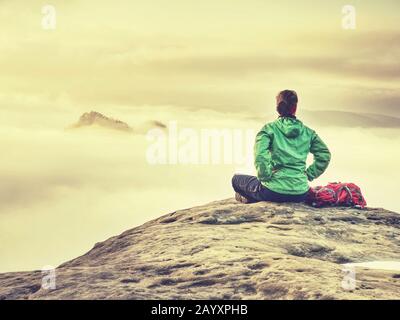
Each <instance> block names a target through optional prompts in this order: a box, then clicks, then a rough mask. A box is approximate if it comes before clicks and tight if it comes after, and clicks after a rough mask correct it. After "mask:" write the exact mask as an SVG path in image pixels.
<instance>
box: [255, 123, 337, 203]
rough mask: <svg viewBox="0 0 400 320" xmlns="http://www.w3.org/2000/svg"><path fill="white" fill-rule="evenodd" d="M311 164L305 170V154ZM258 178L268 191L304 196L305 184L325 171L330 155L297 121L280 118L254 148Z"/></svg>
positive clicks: (263, 131) (323, 145)
mask: <svg viewBox="0 0 400 320" xmlns="http://www.w3.org/2000/svg"><path fill="white" fill-rule="evenodd" d="M309 152H311V153H312V154H313V155H314V161H313V163H312V164H311V165H310V166H309V167H308V168H307V169H306V160H307V155H308V153H309ZM254 160H255V166H256V169H257V177H258V179H259V180H260V181H261V183H262V184H263V185H264V186H265V187H267V188H268V189H270V190H272V191H275V192H279V193H283V194H293V195H296V194H303V193H305V192H307V190H308V189H309V185H308V181H312V180H314V179H316V178H318V177H319V176H320V175H321V174H322V173H323V172H324V171H325V170H326V168H327V167H328V165H329V161H330V160H331V153H330V151H329V149H328V147H327V146H326V145H325V143H324V142H323V141H322V140H321V138H320V137H319V136H318V135H317V133H316V132H315V131H314V130H312V129H310V128H308V127H307V126H305V125H304V124H303V123H302V122H301V121H300V120H298V119H296V118H290V117H279V118H278V119H277V120H275V121H274V122H271V123H267V124H266V125H265V126H264V127H263V128H262V129H261V131H260V132H259V133H258V134H257V137H256V143H255V146H254Z"/></svg>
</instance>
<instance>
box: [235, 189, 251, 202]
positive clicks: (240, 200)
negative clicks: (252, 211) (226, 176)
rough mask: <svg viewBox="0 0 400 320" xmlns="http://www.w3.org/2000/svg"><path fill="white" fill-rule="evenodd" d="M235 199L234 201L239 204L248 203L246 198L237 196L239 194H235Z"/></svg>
mask: <svg viewBox="0 0 400 320" xmlns="http://www.w3.org/2000/svg"><path fill="white" fill-rule="evenodd" d="M235 199H236V201H238V202H241V203H249V202H250V201H249V199H247V198H246V197H243V196H242V195H241V194H239V193H237V192H236V193H235Z"/></svg>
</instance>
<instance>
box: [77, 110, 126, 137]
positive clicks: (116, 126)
mask: <svg viewBox="0 0 400 320" xmlns="http://www.w3.org/2000/svg"><path fill="white" fill-rule="evenodd" d="M90 126H97V127H101V128H107V129H113V130H119V131H126V132H130V131H132V128H131V127H130V126H129V125H128V124H126V123H125V122H123V121H120V120H116V119H112V118H109V117H107V116H105V115H103V114H101V113H100V112H97V111H91V112H86V113H84V114H83V115H81V117H80V118H79V121H78V122H77V123H76V124H74V125H72V126H71V127H70V128H71V129H77V128H84V127H90Z"/></svg>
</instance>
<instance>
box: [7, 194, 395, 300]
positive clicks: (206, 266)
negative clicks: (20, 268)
mask: <svg viewBox="0 0 400 320" xmlns="http://www.w3.org/2000/svg"><path fill="white" fill-rule="evenodd" d="M399 248H400V215H399V214H397V213H395V212H391V211H388V210H384V209H381V208H366V209H364V210H359V209H354V208H343V207H340V208H339V207H336V208H318V209H317V208H313V207H310V206H307V205H305V204H294V203H270V202H260V203H255V204H241V203H237V202H236V201H235V200H233V199H228V200H222V201H216V202H212V203H209V204H206V205H202V206H198V207H194V208H190V209H185V210H179V211H176V212H172V213H170V214H167V215H164V216H162V217H160V218H158V219H156V220H152V221H150V222H147V223H145V224H143V225H141V226H139V227H136V228H133V229H131V230H128V231H126V232H124V233H122V234H121V235H118V236H115V237H113V238H110V239H108V240H106V241H104V242H101V243H97V244H96V245H95V246H94V248H93V249H92V250H90V251H89V252H88V253H86V254H85V255H83V256H81V257H79V258H77V259H74V260H72V261H69V262H66V263H64V264H62V265H61V266H59V267H58V268H57V269H56V270H55V281H54V286H53V287H51V288H48V287H47V286H43V285H42V284H43V279H42V276H43V275H42V272H41V271H36V272H19V273H6V274H1V275H0V299H398V298H400V271H397V272H396V271H390V270H378V269H367V268H365V267H353V268H354V270H352V269H351V268H350V271H349V269H348V267H347V266H346V264H347V263H351V262H354V263H355V262H365V261H382V260H386V261H394V260H398V259H399V257H400V250H399Z"/></svg>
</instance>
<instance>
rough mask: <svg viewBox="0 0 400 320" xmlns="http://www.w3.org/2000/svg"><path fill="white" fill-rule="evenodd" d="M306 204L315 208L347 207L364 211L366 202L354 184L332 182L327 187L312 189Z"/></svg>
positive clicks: (309, 191)
mask: <svg viewBox="0 0 400 320" xmlns="http://www.w3.org/2000/svg"><path fill="white" fill-rule="evenodd" d="M306 203H308V204H310V205H312V206H313V207H323V206H345V207H355V208H360V209H363V208H364V207H365V206H366V205H367V202H366V201H365V199H364V197H363V195H362V193H361V189H360V188H359V187H358V186H357V185H355V184H354V183H341V182H330V183H328V185H326V186H317V187H313V188H312V187H311V188H310V189H309V190H308V194H307V198H306Z"/></svg>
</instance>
